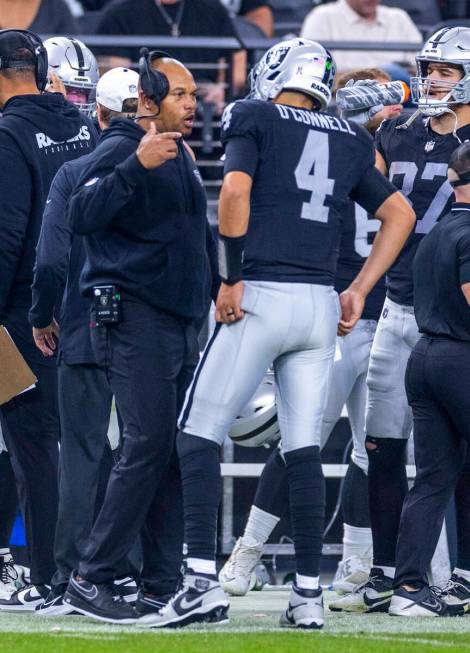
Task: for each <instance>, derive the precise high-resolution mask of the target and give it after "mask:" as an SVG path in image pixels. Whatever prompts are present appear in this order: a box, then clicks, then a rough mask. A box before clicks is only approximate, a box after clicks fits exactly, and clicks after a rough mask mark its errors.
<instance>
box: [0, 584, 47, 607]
mask: <svg viewBox="0 0 470 653" xmlns="http://www.w3.org/2000/svg"><path fill="white" fill-rule="evenodd" d="M50 589H51V588H50V587H49V585H26V586H25V587H23V588H22V589H20V590H17V591H16V592H13V594H11V596H9V597H8V598H4V599H0V610H1V611H2V612H3V611H5V612H34V611H35V610H36V607H37V606H38V605H41V603H44V601H45V599H46V598H47V595H48V594H49V591H50Z"/></svg>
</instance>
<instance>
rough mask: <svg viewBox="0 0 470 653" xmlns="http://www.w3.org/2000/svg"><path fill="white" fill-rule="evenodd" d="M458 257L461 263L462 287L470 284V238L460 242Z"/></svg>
mask: <svg viewBox="0 0 470 653" xmlns="http://www.w3.org/2000/svg"><path fill="white" fill-rule="evenodd" d="M457 256H458V263H459V277H460V285H462V286H463V285H464V284H465V283H470V236H464V237H463V238H461V239H460V240H459V242H458V246H457Z"/></svg>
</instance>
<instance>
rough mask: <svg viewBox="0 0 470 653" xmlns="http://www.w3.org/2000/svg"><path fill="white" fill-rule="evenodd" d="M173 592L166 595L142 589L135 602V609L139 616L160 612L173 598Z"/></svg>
mask: <svg viewBox="0 0 470 653" xmlns="http://www.w3.org/2000/svg"><path fill="white" fill-rule="evenodd" d="M172 596H173V594H166V595H164V596H156V595H155V594H150V593H149V592H145V591H144V590H142V589H140V590H139V593H138V594H137V601H136V602H135V611H136V612H137V616H138V617H143V616H144V615H146V614H155V612H159V611H160V610H161V609H162V608H164V607H165V605H166V604H167V603H168V601H169V600H170V599H171V598H172Z"/></svg>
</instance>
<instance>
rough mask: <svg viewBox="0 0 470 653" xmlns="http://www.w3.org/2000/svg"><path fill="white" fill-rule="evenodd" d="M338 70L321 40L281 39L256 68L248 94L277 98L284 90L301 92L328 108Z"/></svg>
mask: <svg viewBox="0 0 470 653" xmlns="http://www.w3.org/2000/svg"><path fill="white" fill-rule="evenodd" d="M335 72H336V65H335V62H334V59H333V57H332V56H331V54H330V53H329V52H328V50H326V49H325V48H324V47H323V46H322V45H320V43H317V42H316V41H310V40H309V39H302V38H295V39H290V40H288V41H282V42H281V43H277V44H276V45H274V46H273V47H272V48H271V49H269V50H268V51H267V52H266V54H265V55H264V57H263V58H262V59H261V60H260V61H259V62H258V63H257V64H256V66H255V67H254V68H253V70H252V72H251V75H250V84H251V92H250V95H249V97H250V98H252V99H255V100H274V98H276V97H277V96H278V95H279V93H281V92H282V91H288V90H290V91H300V92H302V93H306V94H307V95H310V96H312V97H313V98H315V99H316V100H317V101H318V103H319V105H320V108H321V109H326V108H327V106H328V104H329V103H330V100H331V88H332V86H333V80H334V77H335Z"/></svg>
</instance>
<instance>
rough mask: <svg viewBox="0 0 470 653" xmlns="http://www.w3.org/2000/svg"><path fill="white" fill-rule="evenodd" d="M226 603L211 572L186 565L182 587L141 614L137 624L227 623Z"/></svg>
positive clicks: (186, 624)
mask: <svg viewBox="0 0 470 653" xmlns="http://www.w3.org/2000/svg"><path fill="white" fill-rule="evenodd" d="M228 607H229V602H228V599H227V597H226V595H225V592H224V591H223V589H222V588H221V587H220V585H219V583H218V582H217V579H216V578H215V577H214V576H208V575H206V574H195V573H194V572H193V571H192V570H191V569H188V570H187V572H186V574H185V577H184V580H183V586H182V588H181V589H180V590H179V591H178V592H176V594H174V595H173V596H172V598H171V599H170V601H169V602H168V603H167V604H166V605H165V606H164V607H163V608H161V609H160V610H159V611H158V612H153V613H151V614H150V613H149V614H146V615H144V616H143V617H141V618H140V619H139V621H138V625H139V626H144V627H148V628H178V627H180V626H188V625H189V624H193V623H201V622H204V623H206V624H212V625H221V624H226V623H228V616H227V611H228Z"/></svg>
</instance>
